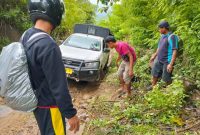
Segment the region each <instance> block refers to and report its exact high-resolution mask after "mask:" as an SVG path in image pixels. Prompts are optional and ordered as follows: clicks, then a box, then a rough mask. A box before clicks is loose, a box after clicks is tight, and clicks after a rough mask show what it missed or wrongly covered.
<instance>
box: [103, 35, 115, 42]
mask: <svg viewBox="0 0 200 135" xmlns="http://www.w3.org/2000/svg"><path fill="white" fill-rule="evenodd" d="M105 42H106V43H109V42H116V39H115V37H114V36H107V37H106V39H105Z"/></svg>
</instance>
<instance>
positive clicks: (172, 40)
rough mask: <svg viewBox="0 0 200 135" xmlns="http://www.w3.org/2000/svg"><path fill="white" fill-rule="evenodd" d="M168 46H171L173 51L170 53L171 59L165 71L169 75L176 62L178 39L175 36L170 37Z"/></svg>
mask: <svg viewBox="0 0 200 135" xmlns="http://www.w3.org/2000/svg"><path fill="white" fill-rule="evenodd" d="M169 44H170V45H171V47H172V49H173V53H172V59H171V61H170V63H169V64H168V66H167V71H168V72H169V73H171V72H172V70H173V66H174V63H175V61H176V57H177V52H178V38H177V37H176V36H175V35H172V36H171V38H170V42H169Z"/></svg>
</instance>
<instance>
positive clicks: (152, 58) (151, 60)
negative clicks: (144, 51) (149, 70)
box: [150, 55, 155, 63]
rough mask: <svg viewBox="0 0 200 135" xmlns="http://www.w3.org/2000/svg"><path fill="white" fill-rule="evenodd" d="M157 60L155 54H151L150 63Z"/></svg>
mask: <svg viewBox="0 0 200 135" xmlns="http://www.w3.org/2000/svg"><path fill="white" fill-rule="evenodd" d="M154 60H155V56H154V55H153V56H151V59H150V63H151V62H153V61H154Z"/></svg>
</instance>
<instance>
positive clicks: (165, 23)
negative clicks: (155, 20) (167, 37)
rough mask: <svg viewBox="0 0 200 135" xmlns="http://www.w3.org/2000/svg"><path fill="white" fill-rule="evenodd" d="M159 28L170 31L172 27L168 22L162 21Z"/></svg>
mask: <svg viewBox="0 0 200 135" xmlns="http://www.w3.org/2000/svg"><path fill="white" fill-rule="evenodd" d="M158 27H159V28H167V29H169V27H170V25H169V23H168V22H167V21H162V22H160V24H159V25H158Z"/></svg>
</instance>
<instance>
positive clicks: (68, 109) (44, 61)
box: [40, 46, 79, 132]
mask: <svg viewBox="0 0 200 135" xmlns="http://www.w3.org/2000/svg"><path fill="white" fill-rule="evenodd" d="M40 62H41V66H42V69H43V72H44V74H45V78H46V79H47V82H48V85H49V89H50V91H51V93H52V96H53V98H54V99H55V101H56V105H57V106H58V108H59V110H60V111H61V113H62V114H63V115H64V116H65V117H66V118H67V119H68V122H69V125H70V129H69V130H74V132H76V131H78V130H79V119H78V117H77V116H76V113H77V111H76V109H75V108H74V107H73V104H72V99H71V95H70V94H69V89H68V84H67V80H66V74H65V70H64V64H63V62H62V57H61V52H60V50H59V48H58V47H57V46H56V47H54V48H53V49H51V50H50V51H48V53H46V55H44V56H42V58H41V61H40ZM47 96H48V95H47Z"/></svg>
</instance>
